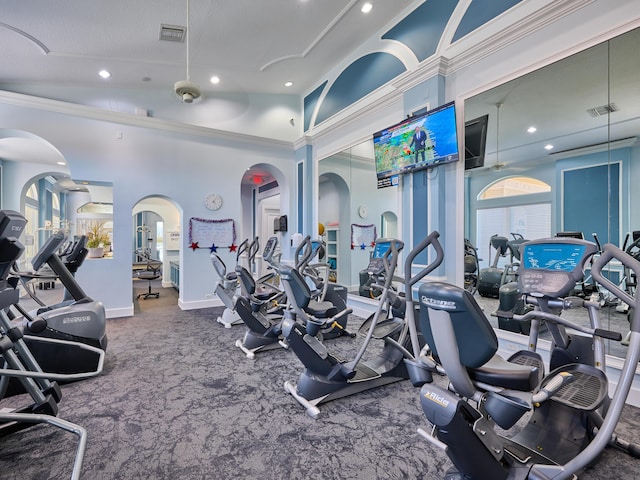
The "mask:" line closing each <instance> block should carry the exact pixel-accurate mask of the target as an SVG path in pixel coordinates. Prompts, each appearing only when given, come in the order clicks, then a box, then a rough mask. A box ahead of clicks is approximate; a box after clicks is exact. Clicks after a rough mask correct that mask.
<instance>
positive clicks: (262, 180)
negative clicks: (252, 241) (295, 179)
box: [239, 164, 289, 275]
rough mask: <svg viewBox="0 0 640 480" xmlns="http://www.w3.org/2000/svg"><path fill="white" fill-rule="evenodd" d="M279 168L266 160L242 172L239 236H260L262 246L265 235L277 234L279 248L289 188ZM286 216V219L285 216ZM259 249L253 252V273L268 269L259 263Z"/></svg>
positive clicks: (284, 229) (284, 231) (283, 235)
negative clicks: (254, 259) (264, 162)
mask: <svg viewBox="0 0 640 480" xmlns="http://www.w3.org/2000/svg"><path fill="white" fill-rule="evenodd" d="M284 178H285V177H284V175H283V174H282V172H281V171H280V170H279V169H278V168H276V167H274V166H273V165H269V164H256V165H253V166H252V167H250V168H249V169H247V170H246V171H245V173H244V175H243V176H242V181H241V187H240V188H241V198H242V207H243V208H242V211H243V218H242V227H241V231H242V239H240V240H239V241H242V240H244V239H245V238H255V237H256V236H257V237H258V238H259V241H260V245H261V247H262V246H264V244H265V242H266V241H267V239H268V238H270V237H272V236H276V237H277V238H278V244H279V247H278V248H279V250H280V249H281V246H282V244H283V242H284V240H285V238H286V237H288V217H289V216H288V215H287V214H286V209H284V208H283V205H286V204H287V201H286V199H288V197H289V195H288V188H287V186H286V184H285V180H284ZM285 218H286V219H287V220H285ZM261 253H262V252H261V251H259V252H258V254H257V255H256V264H255V272H254V273H255V274H256V275H264V274H265V273H267V267H268V265H263V264H262V257H261Z"/></svg>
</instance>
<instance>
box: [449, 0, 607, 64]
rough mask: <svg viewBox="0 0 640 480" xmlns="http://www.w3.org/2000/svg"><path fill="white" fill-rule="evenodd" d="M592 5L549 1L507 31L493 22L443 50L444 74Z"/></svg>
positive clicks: (581, 0) (585, 0)
mask: <svg viewBox="0 0 640 480" xmlns="http://www.w3.org/2000/svg"><path fill="white" fill-rule="evenodd" d="M593 2H595V0H575V1H572V2H554V1H552V2H550V3H548V4H547V5H546V6H544V7H542V8H540V9H539V10H537V11H536V12H534V13H532V14H530V15H524V16H523V17H522V18H521V19H520V20H519V21H516V22H515V23H513V24H511V25H508V26H507V27H506V28H500V29H499V26H498V25H497V23H498V20H497V19H494V20H492V21H490V22H489V23H487V24H486V25H483V27H482V28H481V29H478V30H477V32H471V33H470V34H468V35H466V36H464V37H463V38H461V39H460V40H458V41H456V42H455V43H453V44H451V45H450V46H449V47H447V48H446V49H445V51H446V52H447V54H448V56H449V57H450V58H451V61H450V63H449V68H448V70H447V72H446V74H447V75H449V74H452V73H455V72H457V71H458V70H462V69H464V68H466V67H468V66H470V65H472V64H474V63H476V62H477V61H478V60H481V59H482V58H485V57H487V56H489V55H492V54H494V53H495V52H496V51H498V50H501V49H503V48H505V47H507V46H509V45H511V44H513V43H516V42H517V41H519V40H521V39H522V38H523V37H526V36H527V35H529V34H531V33H534V32H536V31H538V30H541V29H542V28H544V27H545V26H548V25H550V24H551V23H554V22H556V21H558V20H560V19H562V18H564V17H566V16H568V15H571V14H572V13H574V12H576V11H578V10H580V9H582V8H584V7H586V6H587V5H589V4H591V3H593ZM525 6H527V5H522V7H520V8H524V7H525ZM517 8H519V7H518V6H516V7H515V8H514V10H515V9H517ZM497 18H500V17H497ZM475 33H477V35H476V34H475ZM480 35H484V36H485V38H484V40H480V41H478V36H480Z"/></svg>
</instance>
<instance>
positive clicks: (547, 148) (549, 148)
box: [544, 143, 553, 150]
mask: <svg viewBox="0 0 640 480" xmlns="http://www.w3.org/2000/svg"><path fill="white" fill-rule="evenodd" d="M544 149H545V150H553V145H551V144H550V143H547V144H546V145H545V146H544Z"/></svg>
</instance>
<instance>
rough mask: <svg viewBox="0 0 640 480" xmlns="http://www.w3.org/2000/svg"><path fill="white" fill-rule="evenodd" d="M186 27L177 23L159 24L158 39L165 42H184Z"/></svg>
mask: <svg viewBox="0 0 640 480" xmlns="http://www.w3.org/2000/svg"><path fill="white" fill-rule="evenodd" d="M186 32H187V27H181V26H179V25H163V24H161V25H160V40H162V41H165V42H180V43H182V42H184V37H185V34H186Z"/></svg>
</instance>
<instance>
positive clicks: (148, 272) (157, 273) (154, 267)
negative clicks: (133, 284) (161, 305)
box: [135, 256, 162, 300]
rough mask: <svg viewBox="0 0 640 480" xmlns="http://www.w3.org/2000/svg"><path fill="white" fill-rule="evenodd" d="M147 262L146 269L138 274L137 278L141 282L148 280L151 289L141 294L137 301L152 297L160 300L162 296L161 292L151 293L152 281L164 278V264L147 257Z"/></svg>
mask: <svg viewBox="0 0 640 480" xmlns="http://www.w3.org/2000/svg"><path fill="white" fill-rule="evenodd" d="M145 261H146V268H145V269H144V270H141V271H139V272H136V274H135V278H137V279H139V280H147V281H148V282H149V289H148V290H147V291H146V292H145V293H141V294H139V295H138V296H137V297H136V299H140V297H142V299H143V300H146V299H147V298H150V297H154V298H158V297H159V296H160V292H152V291H151V281H152V280H157V279H158V278H160V277H162V271H161V270H162V262H161V261H160V260H154V259H152V258H151V257H148V256H145Z"/></svg>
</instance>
